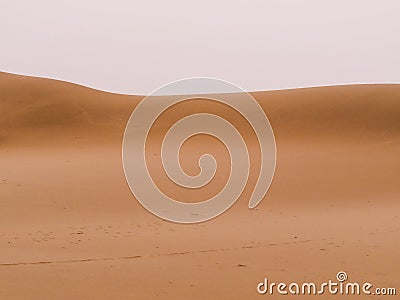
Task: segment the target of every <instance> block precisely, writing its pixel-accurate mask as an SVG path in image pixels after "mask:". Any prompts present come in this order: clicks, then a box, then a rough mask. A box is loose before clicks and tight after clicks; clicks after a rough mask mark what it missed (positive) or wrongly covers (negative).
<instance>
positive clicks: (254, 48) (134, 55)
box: [0, 0, 400, 94]
mask: <svg viewBox="0 0 400 300" xmlns="http://www.w3.org/2000/svg"><path fill="white" fill-rule="evenodd" d="M0 31H1V45H0V70H2V71H6V72H12V73H20V74H28V75H37V76H43V77H50V78H56V79H63V80H66V81H72V82H76V83H80V84H83V85H87V86H91V87H95V88H98V89H101V90H107V91H114V92H119V93H130V94H145V93H149V92H151V91H152V90H154V89H156V88H158V87H159V86H161V85H163V84H165V83H168V82H170V81H173V80H177V79H181V78H186V77H196V76H206V77H208V76H209V77H216V78H220V79H224V80H228V81H231V82H233V83H235V84H237V85H239V86H241V87H242V88H244V89H245V90H249V91H252V90H267V89H283V88H291V87H303V86H316V85H332V84H347V83H378V82H380V83H393V82H395V83H400V1H398V0H381V1H378V0H375V1H366V0H360V1H354V0H335V1H328V0H326V1H323V0H307V1H305V0H276V1H271V0H264V1H251V0H247V1H234V0H230V1H228V0H223V1H217V0H214V1H210V0H203V1H177V0H169V1H149V0H146V1H133V0H128V1H120V0H114V1H99V0H89V1H71V0H70V1H56V0H38V1H18V0H13V1H2V2H1V6H0Z"/></svg>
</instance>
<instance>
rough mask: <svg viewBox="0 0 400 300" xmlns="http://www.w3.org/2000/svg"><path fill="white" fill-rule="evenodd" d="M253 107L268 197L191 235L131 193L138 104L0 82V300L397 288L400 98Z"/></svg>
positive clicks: (389, 93)
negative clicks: (265, 157) (270, 135)
mask: <svg viewBox="0 0 400 300" xmlns="http://www.w3.org/2000/svg"><path fill="white" fill-rule="evenodd" d="M252 95H253V96H254V98H255V99H256V100H257V101H258V102H259V103H260V105H261V106H262V108H263V109H264V111H265V113H266V114H267V116H268V118H269V120H270V122H271V125H272V128H273V130H274V133H275V138H276V143H277V158H278V159H277V168H276V174H275V177H274V180H273V183H272V185H271V188H270V191H269V192H268V194H267V195H266V197H265V199H264V200H263V201H262V202H261V204H260V205H259V207H258V208H257V209H255V210H249V209H248V208H247V201H248V196H249V193H250V192H251V191H250V188H246V190H245V192H244V193H243V194H242V196H241V197H240V198H239V199H238V201H237V203H236V204H235V205H234V206H233V207H232V208H231V209H230V210H228V211H227V212H226V213H224V214H223V215H221V216H219V217H218V218H216V219H214V220H212V221H210V222H205V223H201V224H194V225H181V224H174V223H170V222H165V221H163V220H161V219H159V218H157V217H155V216H153V215H151V214H150V213H149V212H147V211H146V210H145V209H144V208H143V207H141V206H140V204H139V203H138V202H137V201H136V200H135V199H134V197H133V195H132V194H131V192H130V190H129V187H128V186H127V184H126V182H125V179H124V173H123V168H122V161H121V148H122V138H123V134H124V129H125V126H126V123H127V121H128V119H129V117H130V114H131V113H132V111H133V109H134V108H135V107H136V105H137V104H138V103H139V101H140V100H141V99H142V98H143V97H141V96H128V95H117V94H111V93H106V92H102V91H97V90H93V89H89V88H86V87H83V86H79V85H75V84H71V83H67V82H61V81H56V80H50V79H42V78H34V77H26V76H19V75H13V74H8V73H0V112H1V118H0V166H1V168H0V228H1V230H0V282H1V284H0V299H3V298H4V299H39V298H40V299H55V298H57V299H80V298H85V297H86V298H88V299H111V298H112V299H154V298H163V297H164V298H168V299H169V298H171V299H202V298H204V299H225V298H226V299H251V298H257V296H258V294H257V291H256V287H257V284H258V282H260V281H262V280H263V279H264V277H266V276H267V277H268V278H269V279H270V280H271V281H275V282H281V281H284V282H285V281H286V282H296V281H297V282H303V281H306V280H308V281H311V280H312V281H316V282H322V281H326V280H329V279H335V276H336V273H337V272H339V271H342V270H343V271H346V272H347V274H348V275H349V278H351V280H353V281H359V282H363V281H368V282H371V283H373V284H374V285H376V286H381V287H397V288H400V280H399V279H400V271H399V270H398V268H395V267H394V265H395V264H396V262H397V260H398V257H397V256H398V249H399V247H400V242H399V241H400V239H399V237H400V231H399V230H400V216H399V211H400V210H399V209H400V203H399V199H400V185H399V181H400V155H399V153H400V118H399V116H400V85H349V86H331V87H318V88H305V89H293V90H284V91H269V92H255V93H252ZM200 144H201V143H200ZM199 146H201V145H199ZM216 147H217V146H216ZM153 159H154V160H156V159H159V157H158V156H154V158H153ZM221 166H222V168H226V165H219V167H221ZM193 168H195V167H193ZM189 169H190V168H189ZM189 171H190V170H189ZM199 193H200V194H201V191H199ZM266 297H269V298H272V299H274V297H276V299H278V298H279V297H282V296H279V295H267V296H266ZM359 297H360V296H354V299H356V298H359ZM298 298H300V299H308V298H307V296H298ZM349 298H352V297H351V296H349Z"/></svg>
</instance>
